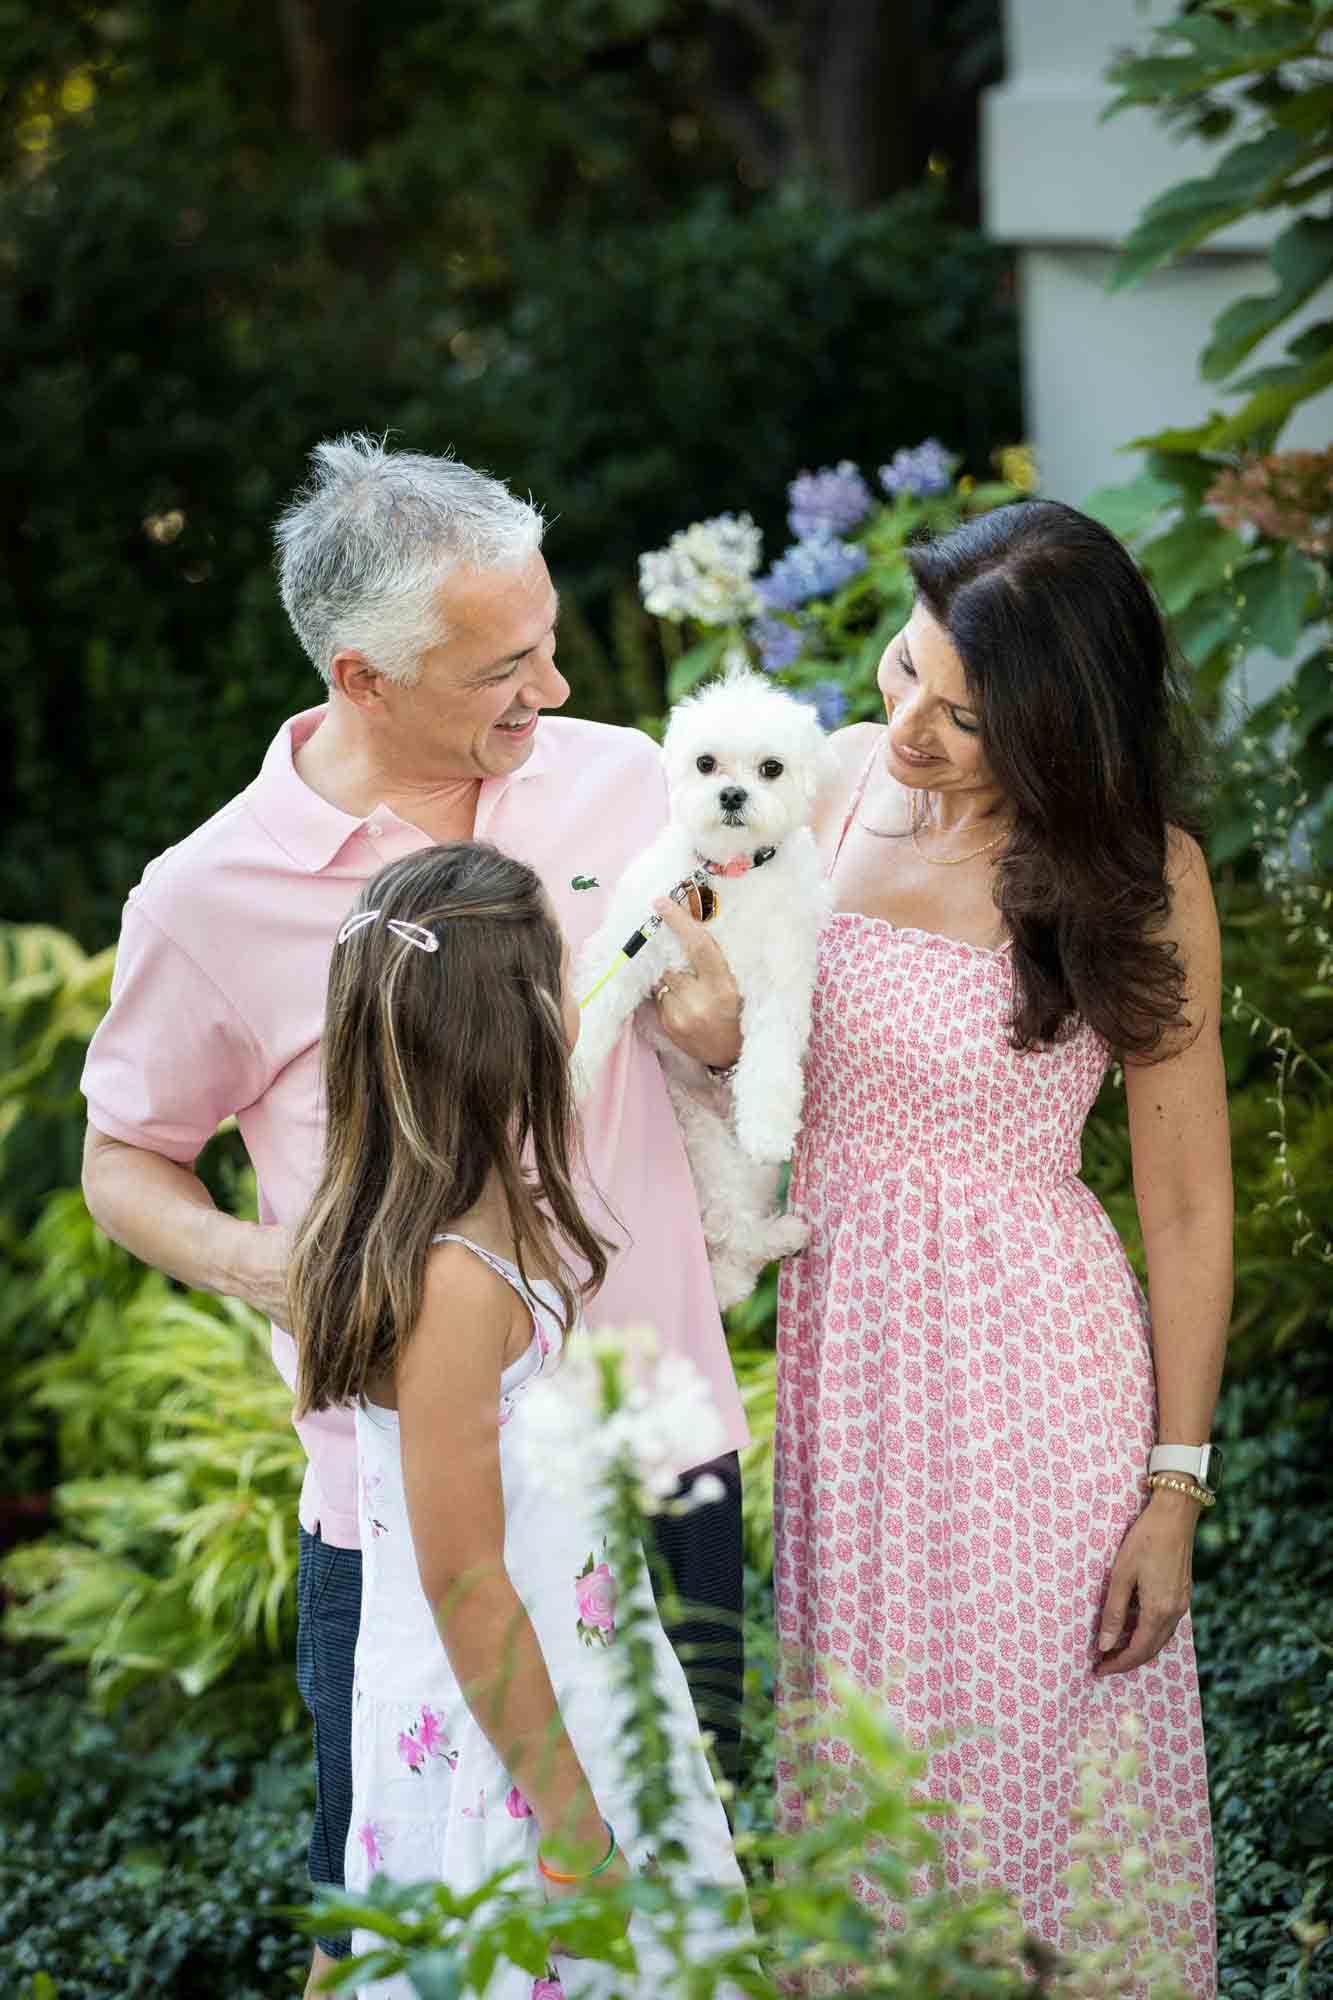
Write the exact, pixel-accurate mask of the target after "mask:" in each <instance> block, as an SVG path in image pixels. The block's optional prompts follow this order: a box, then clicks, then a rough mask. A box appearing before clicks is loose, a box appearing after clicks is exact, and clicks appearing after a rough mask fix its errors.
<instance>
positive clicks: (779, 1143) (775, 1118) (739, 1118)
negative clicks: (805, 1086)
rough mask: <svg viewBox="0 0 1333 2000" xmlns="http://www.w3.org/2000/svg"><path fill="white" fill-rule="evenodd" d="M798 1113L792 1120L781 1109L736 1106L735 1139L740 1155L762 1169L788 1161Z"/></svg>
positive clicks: (757, 1105) (794, 1137) (779, 1107)
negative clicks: (756, 1162)
mask: <svg viewBox="0 0 1333 2000" xmlns="http://www.w3.org/2000/svg"><path fill="white" fill-rule="evenodd" d="M799 1125H800V1117H799V1113H798V1114H797V1116H795V1117H793V1116H792V1115H791V1113H790V1112H789V1111H788V1110H786V1108H785V1107H784V1106H781V1105H779V1106H777V1107H776V1108H775V1107H774V1106H773V1105H771V1104H767V1103H759V1104H751V1103H749V1102H746V1103H744V1104H738V1105H737V1106H736V1138H737V1140H738V1142H739V1144H740V1148H741V1151H742V1152H743V1153H745V1154H746V1155H747V1156H748V1157H749V1158H750V1159H752V1160H756V1161H758V1162H759V1163H760V1164H761V1165H764V1166H775V1165H776V1164H777V1163H778V1162H779V1161H781V1160H789V1159H790V1158H791V1155H792V1148H793V1147H794V1146H795V1144H796V1133H797V1130H798V1128H799Z"/></svg>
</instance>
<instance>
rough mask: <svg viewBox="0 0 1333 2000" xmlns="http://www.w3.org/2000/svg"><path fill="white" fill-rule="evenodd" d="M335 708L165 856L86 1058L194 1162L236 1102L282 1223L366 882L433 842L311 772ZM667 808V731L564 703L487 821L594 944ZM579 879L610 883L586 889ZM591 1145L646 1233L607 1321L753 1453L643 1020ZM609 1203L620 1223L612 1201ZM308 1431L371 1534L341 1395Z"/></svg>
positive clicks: (289, 740) (301, 1205)
mask: <svg viewBox="0 0 1333 2000" xmlns="http://www.w3.org/2000/svg"><path fill="white" fill-rule="evenodd" d="M324 713H325V711H324V709H323V708H313V709H307V710H306V712H305V713H304V714H302V715H298V716H296V717H294V718H293V720H292V721H290V722H287V723H284V725H283V727H282V728H281V729H280V730H279V731H278V734H277V736H276V737H275V738H274V740H273V743H272V745H271V746H270V748H269V751H268V754H267V756H266V757H265V759H264V763H263V767H262V769H261V770H260V773H259V776H258V777H257V778H256V779H255V781H254V783H253V784H251V785H249V786H247V788H246V789H245V791H243V792H242V793H241V794H240V795H239V797H237V798H235V799H233V800H232V801H231V802H230V804H229V805H225V806H223V807H222V809H221V810H220V811H219V812H217V813H215V814H214V815H213V817H212V819H210V820H207V821H206V822H205V823H204V825H203V826H201V827H199V828H198V829H197V830H196V831H195V832H194V833H192V834H190V836H189V837H188V839H186V840H183V841H182V842H181V843H180V845H179V846H178V847H172V848H169V849H168V850H167V852H166V853H165V854H163V855H160V856H159V857H158V859H157V860H156V861H153V862H150V863H149V866H148V868H147V869H146V870H145V872H144V877H143V880H142V882H141V883H140V884H139V886H138V888H137V889H133V890H131V892H130V897H129V900H128V902H127V903H126V906H125V914H124V919H123V922H122V927H121V934H120V944H119V948H118V950H117V953H116V970H115V978H114V981H113V984H112V989H111V1007H110V1010H109V1012H108V1013H107V1015H106V1018H105V1019H104V1020H103V1022H102V1024H101V1026H100V1027H99V1028H98V1030H97V1033H96V1034H95V1035H94V1037H93V1040H92V1044H91V1046H90V1048H89V1051H88V1060H87V1065H86V1067H85V1069H84V1073H83V1092H84V1095H85V1097H86V1098H87V1100H88V1117H89V1120H90V1121H91V1123H92V1124H93V1125H95V1126H96V1127H97V1129H98V1131H99V1132H105V1133H106V1134H108V1136H109V1137H111V1138H113V1139H120V1140H123V1141H124V1142H125V1143H126V1144H127V1145H131V1146H141V1147H143V1148H145V1149H146V1150H147V1151H149V1152H154V1153H163V1154H165V1155H166V1157H167V1158H168V1159H172V1160H179V1161H181V1162H182V1163H184V1164H189V1163H190V1162H192V1161H193V1160H194V1159H195V1157H196V1156H197V1154H198V1153H199V1151H200V1149H201V1147H202V1146H203V1145H204V1144H205V1142H206V1141H207V1140H208V1139H209V1138H210V1137H211V1136H212V1134H213V1133H214V1131H215V1130H216V1129H217V1126H218V1125H219V1124H220V1123H221V1121H222V1120H223V1119H224V1118H226V1117H228V1116H229V1115H230V1114H232V1113H235V1116H236V1120H237V1123H238V1124H239V1126H240V1129H241V1134H242V1136H243V1138H244V1140H245V1144H246V1148H247V1151H248V1152H249V1155H250V1158H251V1160H252V1161H253V1163H254V1168H255V1175H256V1178H257V1180H258V1183H259V1212H260V1216H261V1218H262V1220H264V1221H266V1222H281V1223H288V1224H291V1223H295V1222H296V1221H297V1220H298V1218H299V1217H300V1215H301V1214H302V1212H303V1210H304V1209H305V1207H306V1204H307V1202H308V1201H309V1199H310V1196H311V1195H312V1193H313V1192H314V1188H315V1182H316V1180H317V1178H318V1173H319V1164H320V1151H321V1144H322V1139H323V1118H322V1108H321V1101H320V1090H319V1041H320V1033H321V1027H322V1019H323V1012H324V992H325V985H326V982H327V978H328V969H329V955H330V952H331V950H332V948H333V940H334V937H335V935H336V933H337V930H338V927H339V925H340V924H341V922H342V920H343V918H344V917H345V916H346V914H347V911H348V909H349V907H350V906H351V904H352V902H353V901H354V900H355V898H356V896H357V894H358V892H359V890H360V888H361V885H362V883H363V882H365V881H367V880H368V879H369V877H370V876H372V875H374V874H375V873H377V871H378V870H379V869H380V868H382V867H383V866H384V864H385V863H386V862H389V861H395V860H397V859H398V858H399V857H400V856H401V855H404V854H413V853H416V852H417V851H418V850H420V849H421V848H423V847H428V846H430V844H431V843H430V841H429V840H428V839H427V837H426V835H425V834H424V833H422V831H421V830H420V828H419V827H416V826H412V825H410V824H409V823H408V822H407V821H405V820H402V819H400V818H399V817H398V816H397V814H396V813H393V812H391V811H390V810H389V809H388V808H387V807H386V806H376V807H375V809H374V810H373V811H372V812H370V813H368V814H367V815H366V817H365V818H364V819H357V818H354V817H353V816H352V815H351V814H350V813H345V812H342V811H340V810H339V809H338V807H336V806H333V805H330V804H329V803H328V801H327V800H325V799H322V798H320V796H319V795H318V793H316V792H313V791H312V790H311V789H310V787H309V786H308V785H307V784H305V782H304V781H303V780H302V779H301V778H299V777H298V776H297V774H296V770H295V768H294V766H293V763H292V753H293V750H294V749H295V748H296V747H297V746H299V745H300V744H301V743H303V742H304V741H305V740H306V738H307V737H309V736H310V735H311V734H312V733H313V732H314V731H315V730H316V729H317V728H318V727H319V725H320V722H321V721H322V719H323V716H324ZM665 816H666V790H665V785H664V781H663V776H662V768H661V762H660V758H659V755H658V752H657V750H656V748H655V746H654V745H653V744H652V743H651V742H650V741H649V739H648V738H647V737H646V736H643V735H640V734H639V733H638V731H636V730H631V729H612V728H608V727H607V726H606V725H604V724H602V723H597V722H581V721H578V720H574V719H571V718H567V717H564V716H543V718H542V719H541V721H540V722H539V723H538V725H537V735H536V739H535V741H534V744H533V749H532V754H531V756H530V757H529V758H528V761H527V762H526V763H525V764H524V765H522V766H521V767H520V768H519V769H518V770H517V771H514V772H512V773H511V774H510V775H509V776H508V777H505V778H489V779H487V780H485V781H484V782H483V784H482V786H481V789H480V794H479V797H478V801H477V817H476V827H475V832H476V836H477V838H478V839H479V840H490V841H493V842H494V843H495V845H496V846H497V847H499V848H501V849H503V851H504V852H505V853H506V854H512V855H514V856H516V857H517V858H519V859H521V860H523V861H526V862H528V863H530V864H531V866H532V867H533V868H535V869H536V870H537V872H538V873H539V874H540V876H541V878H542V881H543V882H544V883H545V885H546V888H547V890H548V892H549V894H550V896H551V899H552V902H553V903H554V905H555V909H556V912H557V914H558V916H559V918H560V922H561V924H562V926H563V927H564V930H565V934H566V936H567V937H568V939H569V941H570V946H571V949H572V951H573V952H574V953H575V954H577V952H578V950H579V948H580V946H581V945H582V944H583V942H584V941H585V939H586V938H587V937H589V936H590V935H591V933H592V931H593V930H594V929H595V928H596V926H597V925H598V923H600V921H601V917H602V913H603V910H604V908H605V906H606V897H607V893H608V891H609V889H610V888H611V886H612V885H613V884H614V882H615V881H616V878H617V877H618V875H619V874H620V873H621V872H622V870H623V869H624V867H625V865H626V864H627V863H628V862H629V861H630V859H631V858H632V857H633V856H634V855H636V854H638V853H639V852H640V851H641V850H642V849H643V848H644V847H646V846H647V845H648V843H649V842H650V841H651V840H652V839H654V838H655V836H656V834H657V833H658V831H659V829H660V828H661V826H662V823H663V820H664V819H665ZM575 876H579V877H583V876H593V877H595V878H596V882H597V885H598V886H596V887H594V888H591V889H585V890H581V891H580V890H576V889H575V888H574V887H573V878H574V877H575ZM584 1146H585V1151H586V1155H587V1161H588V1167H589V1171H590V1173H591V1176H592V1179H593V1181H594V1183H595V1184H596V1185H597V1186H598V1187H599V1188H600V1189H601V1190H602V1191H603V1193H604V1194H605V1196H606V1198H607V1201H608V1202H609V1203H610V1205H611V1208H612V1209H613V1210H614V1212H615V1215H616V1217H617V1218H618V1220H619V1224H620V1228H619V1230H616V1229H614V1228H610V1229H609V1230H608V1233H610V1234H611V1235H612V1237H613V1240H615V1241H617V1242H619V1241H622V1240H623V1238H624V1237H625V1236H626V1235H627V1236H628V1238H629V1242H628V1246H627V1247H626V1248H625V1249H624V1250H622V1251H620V1252H619V1253H618V1254H617V1255H615V1256H614V1257H613V1259H612V1263H611V1268H610V1272H609V1274H608V1276H607V1280H606V1283H605V1285H604V1286H603V1288H602V1290H601V1292H600V1293H599V1294H598V1296H597V1298H596V1299H595V1300H594V1302H593V1304H592V1306H591V1308H590V1309H589V1312H588V1320H589V1323H590V1324H592V1325H594V1326H597V1325H616V1324H620V1325H624V1324H627V1323H629V1322H634V1321H638V1322H640V1323H642V1322H643V1321H645V1320H647V1321H651V1322H652V1323H653V1324H654V1325H655V1326H656V1327H657V1329H658V1333H659V1336H660V1338H661V1340H662V1343H663V1346H664V1348H666V1349H667V1350H668V1351H670V1352H674V1353H683V1354H687V1355H688V1356H689V1357H690V1359H691V1360H692V1361H694V1362H695V1363H696V1364H697V1366H698V1367H699V1368H700V1369H701V1370H702V1372H703V1374H704V1375H705V1377H706V1378H707V1380H708V1382H709V1384H710V1386H711V1388H712V1391H713V1395H714V1397H715V1399H716V1402H717V1406H718V1409H719V1411H720V1413H721V1417H722V1423H723V1427H724V1431H725V1435H726V1447H725V1448H726V1449H727V1450H732V1449H735V1448H736V1447H738V1446H740V1445H742V1444H744V1443H746V1442H747V1441H748V1432H747V1429H746V1424H745V1417H744V1413H743V1410H742V1407H741V1401H740V1396H739V1393H738V1391H737V1388H736V1380H735V1376H734V1375H733V1373H732V1369H731V1362H730V1359H729V1357H728V1354H727V1348H726V1342H725V1338H724V1335H723V1332H722V1325H721V1321H720V1319H719V1317H718V1310H717V1303H716V1300H715V1298H714V1295H713V1288H712V1284H711V1282H710V1280H709V1275H708V1260H707V1256H706V1253H705V1249H704V1241H703V1234H702V1230H701V1228H700V1224H699V1211H698V1204H697V1202H696V1199H695V1195H694V1189H693V1184H692V1182H691V1180H690V1175H689V1168H688V1164H687V1162H686V1158H685V1151H684V1147H683V1145H682V1143H681V1138H680V1133H679V1131H678V1129H677V1126H676V1122H675V1119H674V1117H673V1115H672V1111H671V1107H670V1104H669V1102H668V1100H667V1095H666V1091H665V1088H664V1086H663V1083H662V1076H661V1071H660V1069H659V1067H658V1063H657V1059H656V1057H655V1056H654V1055H653V1054H652V1053H651V1051H650V1050H649V1049H648V1048H647V1047H646V1046H645V1045H644V1044H643V1043H642V1042H641V1041H640V1040H639V1038H638V1037H637V1036H635V1035H626V1036H625V1037H624V1038H623V1039H622V1041H621V1043H620V1046H619V1047H618V1048H617V1049H616V1051H615V1054H614V1057H613V1059H612V1061H611V1063H610V1064H609V1066H608V1068H607V1071H606V1074H605V1076H604V1078H603V1080H602V1083H601V1085H600V1087H599V1089H598V1090H597V1093H596V1095H595V1096H594V1097H593V1098H592V1100H591V1101H590V1102H589V1104H588V1105H587V1106H586V1107H585V1112H584ZM589 1213H590V1216H591V1218H592V1219H593V1220H594V1221H596V1220H598V1218H599V1215H601V1216H602V1217H603V1219H604V1211H599V1209H598V1207H597V1206H596V1204H595V1203H594V1202H592V1201H590V1202H589ZM273 1359H274V1361H275V1362H276V1364H277V1367H278V1369H279V1372H280V1373H281V1375H282V1377H283V1379H284V1381H285V1382H286V1383H287V1384H288V1386H289V1387H294V1385H295V1381H296V1346H295V1342H294V1341H293V1340H292V1337H291V1335H290V1334H289V1333H287V1332H285V1331H284V1330H283V1329H282V1328H281V1327H278V1326H275V1327H274V1328H273ZM296 1428H297V1431H298V1433H299V1435H300V1438H301V1442H302V1444H303V1445H304V1446H305V1450H306V1455H307V1458H308V1460H309V1464H308V1466H307V1470H306V1478H305V1484H304V1487H303V1489H302V1494H301V1520H302V1523H303V1525H304V1526H305V1527H307V1528H310V1529H312V1530H313V1529H314V1528H315V1527H316V1526H318V1527H319V1528H320V1530H321V1532H322V1534H323V1537H324V1540H325V1541H328V1542H333V1543H336V1544H338V1545H339V1546H340V1547H344V1548H352V1547H355V1546H356V1543H357V1540H358V1536H357V1524H356V1499H355V1491H354V1489H355V1481H356V1442H355V1429H354V1424H353V1418H352V1413H351V1411H350V1410H348V1409H340V1410H326V1411H323V1412H322V1413H321V1414H319V1415H317V1416H311V1417H303V1418H302V1419H301V1421H300V1422H299V1423H298V1424H297V1426H296ZM685 1469H687V1468H682V1470H685Z"/></svg>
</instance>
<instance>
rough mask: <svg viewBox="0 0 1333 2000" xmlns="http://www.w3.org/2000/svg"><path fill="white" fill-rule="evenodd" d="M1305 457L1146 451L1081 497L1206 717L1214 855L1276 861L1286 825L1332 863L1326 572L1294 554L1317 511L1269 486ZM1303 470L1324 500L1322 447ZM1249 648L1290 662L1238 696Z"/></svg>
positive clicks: (1332, 702)
mask: <svg viewBox="0 0 1333 2000" xmlns="http://www.w3.org/2000/svg"><path fill="white" fill-rule="evenodd" d="M1306 456H1307V455H1304V454H1296V453H1286V454H1284V453H1273V454H1269V455H1268V456H1266V457H1263V458H1251V459H1248V460H1233V459H1230V458H1226V457H1223V456H1222V455H1220V454H1219V453H1216V452H1212V451H1209V452H1207V453H1203V452H1189V451H1185V450H1171V451H1165V450H1154V451H1152V452H1151V453H1150V455H1149V458H1148V463H1147V468H1146V470H1145V471H1144V472H1143V473H1142V474H1140V476H1139V477H1138V478H1137V479H1135V480H1133V481H1131V482H1130V483H1129V484H1127V485H1125V486H1119V487H1103V488H1100V489H1099V490H1098V491H1097V492H1095V493H1093V494H1091V495H1090V496H1089V497H1088V499H1087V500H1086V501H1085V502H1084V506H1085V507H1086V509H1087V511H1088V512H1089V513H1091V514H1093V515H1095V516H1096V517H1097V518H1098V519H1099V520H1101V521H1104V522H1105V524H1106V525H1107V526H1108V527H1109V528H1111V529H1112V530H1113V531H1114V532H1115V533H1117V534H1119V535H1121V536H1122V537H1124V538H1125V539H1126V540H1128V541H1130V542H1131V544H1132V546H1133V548H1134V551H1135V554H1136V556H1137V558H1138V560H1139V562H1140V564H1141V565H1142V567H1143V569H1144V571H1145V573H1146V574H1147V576H1148V578H1149V580H1150V582H1151V583H1152V584H1153V586H1154V588H1155V589H1156V591H1157V593H1158V596H1159V597H1160V598H1161V600H1162V604H1163V607H1164V608H1165V610H1166V611H1167V613H1168V614H1169V615H1170V617H1171V619H1172V622H1173V625H1174V629H1175V634H1176V638H1177V640H1178V642H1179V645H1180V648H1181V651H1182V652H1183V654H1184V656H1185V659H1186V660H1187V662H1188V663H1189V666H1190V668H1191V669H1192V675H1193V682H1194V689H1195V697H1196V706H1197V708H1198V711H1199V713H1200V715H1201V716H1202V718H1203V719H1204V720H1205V721H1207V722H1211V723H1212V725H1213V727H1214V731H1215V734H1216V738H1217V756H1216V761H1217V766H1218V777H1219V780H1220V782H1219V784H1218V786H1217V789H1216V792H1215V795H1214V797H1213V799H1212V800H1211V801H1210V820H1211V832H1210V853H1211V857H1212V859H1213V861H1214V862H1215V863H1227V862H1237V861H1242V862H1244V861H1245V860H1246V858H1247V857H1248V861H1249V865H1251V866H1252V865H1253V863H1254V861H1255V859H1256V858H1257V857H1259V856H1262V855H1263V854H1264V853H1267V854H1268V855H1269V856H1270V857H1272V858H1275V859H1276V858H1278V857H1279V856H1280V854H1281V853H1282V852H1283V851H1284V850H1286V849H1289V847H1290V844H1291V841H1292V839H1293V837H1295V838H1296V839H1297V840H1299V841H1306V842H1308V843H1309V846H1310V848H1311V851H1312V858H1313V859H1314V860H1315V861H1316V862H1317V863H1320V864H1323V865H1325V866H1326V865H1328V864H1330V863H1333V650H1331V649H1330V645H1329V640H1328V623H1327V621H1328V615H1329V605H1330V598H1329V571H1328V567H1327V561H1326V559H1320V557H1319V556H1318V555H1317V554H1310V553H1307V552H1306V546H1308V547H1310V548H1312V549H1316V550H1317V549H1318V548H1319V547H1320V545H1321V539H1322V536H1323V529H1322V528H1321V526H1320V519H1319V517H1318V516H1317V515H1314V516H1312V515H1310V514H1301V513H1300V512H1298V511H1295V510H1290V511H1289V510H1288V509H1286V508H1285V507H1284V506H1283V505H1282V503H1281V499H1280V497H1279V496H1280V495H1281V494H1282V492H1283V490H1284V487H1285V485H1286V484H1287V483H1289V481H1290V479H1291V478H1292V477H1297V476H1299V475H1300V474H1301V473H1302V472H1303V471H1304V469H1305V468H1304V460H1305V457H1306ZM1314 477H1315V481H1316V483H1319V484H1323V483H1324V482H1325V481H1326V482H1327V496H1328V497H1327V498H1326V499H1325V501H1324V508H1325V512H1327V511H1328V510H1330V509H1333V455H1330V456H1329V460H1328V469H1327V472H1326V473H1325V472H1322V471H1319V470H1318V469H1316V472H1315V475H1314ZM1229 523H1234V524H1235V525H1234V526H1232V525H1229ZM1302 531H1304V534H1305V536H1306V537H1307V538H1308V542H1307V544H1306V546H1303V545H1302V544H1301V543H1300V541H1299V540H1298V539H1297V538H1298V537H1300V536H1301V535H1302ZM1329 547H1330V550H1331V551H1333V543H1330V545H1329ZM1259 648H1265V649H1267V650H1268V651H1269V652H1271V653H1274V654H1276V655H1278V656H1279V658H1282V659H1286V660H1290V661H1291V662H1292V664H1291V667H1290V670H1289V674H1288V677H1287V678H1286V679H1285V681H1284V682H1283V684H1282V685H1281V687H1280V688H1279V689H1278V690H1277V691H1276V692H1275V693H1274V694H1272V695H1270V696H1269V697H1268V698H1267V699H1266V700H1265V701H1263V702H1262V703H1259V704H1258V705H1255V706H1250V704H1249V703H1248V700H1247V697H1246V691H1245V674H1246V664H1247V661H1248V660H1249V657H1250V655H1251V654H1252V653H1254V652H1255V651H1256V650H1258V649H1259ZM1236 711H1239V718H1240V719H1239V726H1238V725H1237V718H1236Z"/></svg>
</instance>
